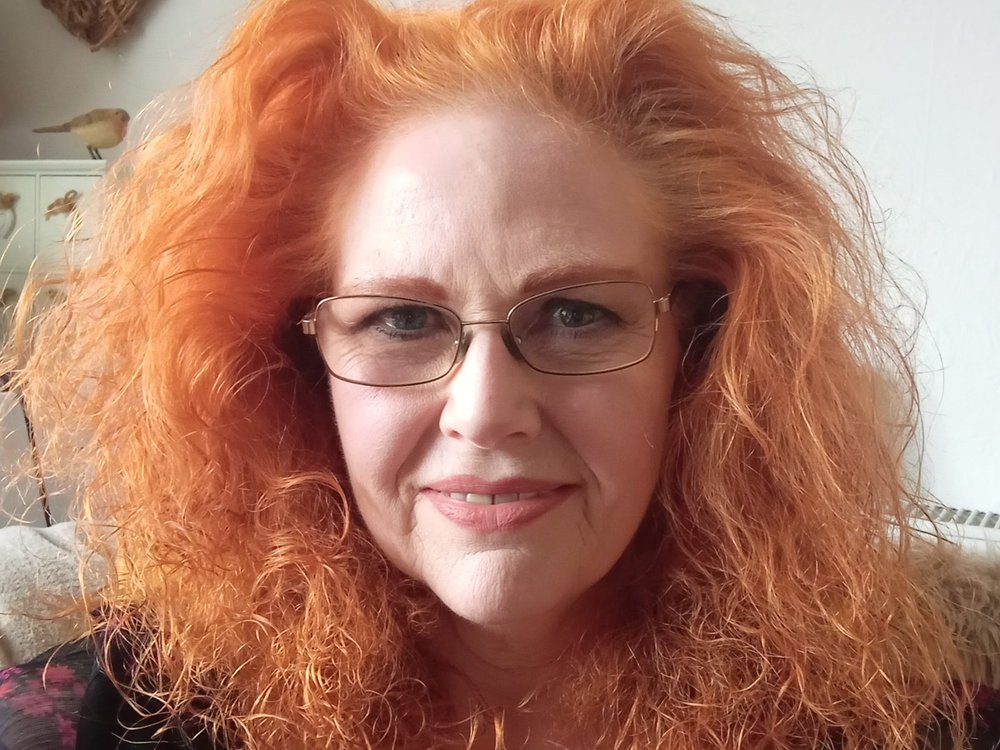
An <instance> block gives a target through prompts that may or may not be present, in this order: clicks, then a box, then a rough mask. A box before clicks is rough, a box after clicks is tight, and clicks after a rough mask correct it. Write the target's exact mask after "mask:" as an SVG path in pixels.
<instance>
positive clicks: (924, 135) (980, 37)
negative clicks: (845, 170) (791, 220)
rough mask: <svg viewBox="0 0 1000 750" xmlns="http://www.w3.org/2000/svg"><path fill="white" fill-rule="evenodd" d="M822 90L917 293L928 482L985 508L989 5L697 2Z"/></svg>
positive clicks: (995, 259) (995, 390)
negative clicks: (922, 311)
mask: <svg viewBox="0 0 1000 750" xmlns="http://www.w3.org/2000/svg"><path fill="white" fill-rule="evenodd" d="M704 4H705V5H706V6H708V7H710V8H712V9H713V10H716V11H718V12H720V13H723V14H725V15H728V16H730V17H731V18H732V19H733V27H734V28H735V29H736V31H737V32H738V33H739V34H740V35H741V36H743V38H745V39H746V40H747V41H749V42H751V43H752V44H754V45H756V46H757V47H758V48H759V49H762V50H765V51H766V52H768V53H769V54H770V55H772V56H774V57H777V58H780V59H781V60H782V61H783V62H784V63H785V64H786V67H787V68H788V69H789V70H790V71H791V72H792V74H793V76H798V78H799V79H801V77H802V76H801V74H799V73H796V71H795V66H797V65H806V66H808V67H809V68H810V69H811V70H812V71H813V73H814V74H815V76H816V78H817V80H818V81H819V82H820V84H821V85H822V86H823V87H824V88H826V89H828V90H833V91H834V92H835V93H836V99H837V100H838V101H839V102H840V109H841V112H842V113H843V114H844V115H845V118H846V119H847V127H846V136H847V141H848V144H849V146H850V148H851V150H852V152H853V153H854V155H855V156H856V157H857V158H858V160H859V161H860V162H861V163H862V164H863V165H864V167H865V169H866V171H867V173H868V177H869V179H870V180H871V182H872V184H873V189H874V192H875V196H876V198H877V199H878V201H879V203H880V204H881V206H882V208H883V209H884V210H885V211H886V213H887V214H888V217H887V219H888V223H887V242H888V247H889V249H890V251H891V252H892V253H894V254H895V255H897V256H898V257H900V258H901V259H903V260H904V261H906V262H907V263H909V264H910V265H912V266H913V268H914V269H915V270H916V271H917V273H918V274H919V275H920V277H921V278H922V280H923V283H924V287H925V289H926V320H925V325H924V330H923V335H922V337H921V341H920V346H919V350H918V363H919V366H920V370H921V385H922V386H923V389H924V403H923V407H924V418H925V422H926V424H925V429H926V431H927V460H926V464H925V468H926V469H927V470H928V475H927V480H928V485H929V489H930V490H931V491H933V492H934V493H935V494H936V495H937V496H938V498H939V499H940V500H941V501H942V502H943V503H945V504H947V505H953V506H959V507H966V508H977V509H984V510H992V511H1000V439H998V437H997V433H998V431H1000V397H998V394H1000V311H998V309H997V299H998V297H1000V137H998V136H997V133H998V132H1000V125H998V123H1000V97H997V96H996V92H997V91H998V90H1000V45H998V44H997V43H996V37H997V34H998V33H1000V2H996V0H954V1H953V2H950V3H943V2H940V0H839V2H829V1H828V0H798V2H788V0H753V2H752V3H748V2H745V1H741V0H706V2H705V3H704Z"/></svg>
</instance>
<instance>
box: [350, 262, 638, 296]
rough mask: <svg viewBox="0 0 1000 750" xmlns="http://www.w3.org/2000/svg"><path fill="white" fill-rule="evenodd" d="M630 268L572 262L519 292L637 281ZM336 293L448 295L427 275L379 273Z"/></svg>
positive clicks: (536, 274)
mask: <svg viewBox="0 0 1000 750" xmlns="http://www.w3.org/2000/svg"><path fill="white" fill-rule="evenodd" d="M640 280H641V278H640V276H639V274H638V273H637V272H636V271H635V269H632V268H624V267H617V266H597V265H574V266H563V267H559V268H544V269H540V270H538V271H532V272H531V273H528V274H526V275H525V276H524V278H523V279H521V281H520V283H519V284H518V292H519V293H520V294H525V295H528V296H530V295H532V294H538V293H541V292H547V291H550V290H552V289H558V288H560V287H564V286H572V285H573V284H585V283H587V282H591V281H640ZM337 294H338V295H342V296H347V295H352V294H386V295H390V296H394V297H415V298H417V299H426V300H428V301H431V302H433V301H441V302H443V301H445V300H447V299H448V297H449V296H450V295H449V293H448V290H447V289H446V288H445V287H444V285H442V284H441V283H439V282H437V281H435V280H433V279H431V278H428V277H426V276H382V277H372V278H367V279H359V280H358V281H356V282H354V283H352V284H348V285H346V286H345V287H344V288H342V289H340V290H339V291H338V292H337Z"/></svg>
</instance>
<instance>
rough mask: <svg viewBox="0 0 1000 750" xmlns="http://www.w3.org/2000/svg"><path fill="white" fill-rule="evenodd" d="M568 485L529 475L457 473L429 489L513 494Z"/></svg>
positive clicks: (428, 486)
mask: <svg viewBox="0 0 1000 750" xmlns="http://www.w3.org/2000/svg"><path fill="white" fill-rule="evenodd" d="M565 485H566V482H559V481H553V480H550V479H531V478H529V477H508V478H506V479H483V478H482V477H477V476H473V475H471V474H457V475H454V476H450V477H444V478H442V479H438V480H436V481H433V482H430V483H429V484H428V485H427V489H429V490H435V491H437V492H464V493H467V494H476V495H513V494H524V493H529V492H551V491H552V490H555V489H558V488H560V487H563V486H565Z"/></svg>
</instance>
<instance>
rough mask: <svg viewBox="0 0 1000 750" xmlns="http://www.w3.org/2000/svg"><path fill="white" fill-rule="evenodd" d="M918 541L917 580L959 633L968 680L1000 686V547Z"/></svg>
mask: <svg viewBox="0 0 1000 750" xmlns="http://www.w3.org/2000/svg"><path fill="white" fill-rule="evenodd" d="M914 546H915V549H914V556H913V559H914V562H915V564H916V566H917V572H918V579H919V580H920V581H921V582H922V584H923V585H924V586H925V587H926V590H927V592H928V594H929V596H930V597H931V600H932V601H935V602H937V603H938V604H939V606H940V607H941V614H942V615H943V616H944V619H945V622H946V623H947V624H948V625H949V626H950V627H951V630H952V632H953V633H954V634H955V638H956V643H957V645H958V648H959V653H960V655H961V658H962V663H963V666H964V668H965V672H966V674H965V677H966V679H968V680H971V681H972V682H976V683H980V684H983V685H988V686H989V687H992V688H994V689H1000V551H998V553H997V554H993V555H986V554H983V553H977V552H971V551H968V550H963V549H962V548H960V547H959V546H958V545H956V544H954V543H952V542H949V541H946V540H939V541H938V542H937V543H935V544H931V543H926V542H920V543H915V545H914Z"/></svg>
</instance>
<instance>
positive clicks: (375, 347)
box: [316, 282, 656, 385]
mask: <svg viewBox="0 0 1000 750" xmlns="http://www.w3.org/2000/svg"><path fill="white" fill-rule="evenodd" d="M508 323H509V326H510V333H511V336H512V338H513V341H514V344H515V345H516V347H517V349H518V351H519V352H520V353H521V356H522V357H523V358H524V360H525V361H526V362H527V363H528V364H529V365H530V366H531V367H533V368H535V369H536V370H540V371H542V372H548V373H553V374H563V375H581V374H588V373H598V372H606V371H609V370H615V369H619V368H622V367H627V366H629V365H631V364H635V363H636V362H638V361H641V360H642V359H644V358H645V357H646V356H647V355H648V354H649V352H650V350H651V348H652V344H653V337H654V335H655V330H656V308H655V305H654V304H653V297H652V293H651V292H650V290H649V287H647V286H646V285H645V284H641V283H637V282H602V283H596V284H585V285H580V286H574V287H568V288H564V289H557V290H555V291H552V292H548V293H546V294H542V295H538V296H535V297H530V298H528V299H526V300H524V301H523V302H521V303H519V304H518V305H516V306H515V307H514V308H513V309H512V310H511V311H510V313H509V315H508ZM469 325H476V322H475V321H470V322H467V323H466V326H469ZM316 335H317V339H318V343H319V346H320V350H321V352H322V354H323V357H324V359H325V360H326V363H327V367H328V368H329V369H330V371H331V372H332V373H333V374H334V375H336V376H337V377H339V378H342V379H344V380H349V381H353V382H357V383H364V384H368V385H405V384H410V383H420V382H426V381H430V380H435V379H437V378H440V377H443V376H444V375H446V374H447V373H448V371H449V370H450V369H451V368H452V366H453V365H454V363H455V360H456V358H457V357H458V352H459V346H460V340H461V336H462V321H461V320H460V318H459V317H458V315H456V314H455V313H454V312H453V311H451V310H449V309H447V308H445V307H441V306H439V305H435V304H432V303H429V302H422V301H419V300H412V299H405V298H398V297H381V296H348V297H333V298H329V299H326V300H323V301H322V302H321V303H320V304H319V306H318V308H317V310H316ZM466 335H468V334H466Z"/></svg>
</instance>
